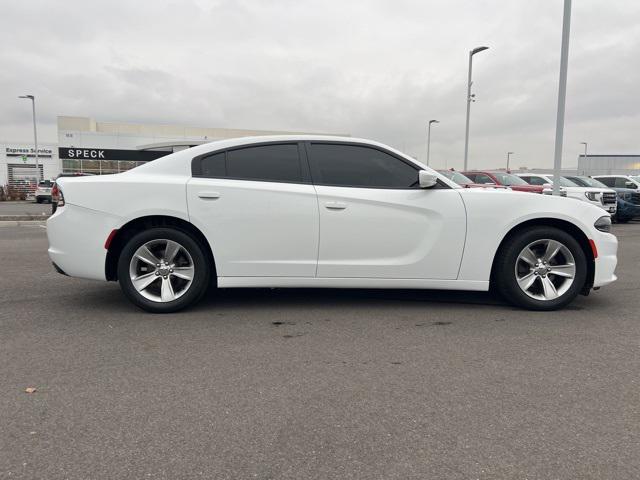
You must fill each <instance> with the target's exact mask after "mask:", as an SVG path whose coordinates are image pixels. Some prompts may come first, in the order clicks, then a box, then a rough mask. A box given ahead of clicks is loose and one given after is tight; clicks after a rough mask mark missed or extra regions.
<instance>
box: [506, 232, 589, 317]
mask: <svg viewBox="0 0 640 480" xmlns="http://www.w3.org/2000/svg"><path fill="white" fill-rule="evenodd" d="M545 239H550V240H555V241H558V242H560V243H561V244H563V245H564V246H565V247H567V249H568V250H569V251H570V253H571V255H573V259H574V262H575V275H574V277H573V283H572V284H571V286H570V287H569V288H568V289H567V290H566V291H565V292H564V293H563V294H562V295H560V296H558V297H557V298H555V299H552V300H539V299H536V298H533V297H531V296H529V295H527V293H525V292H524V291H523V290H522V289H521V288H520V286H519V285H518V282H517V278H516V262H517V259H518V256H519V255H520V252H522V251H523V249H524V248H525V247H526V246H527V245H529V244H531V243H532V242H536V241H538V240H545ZM587 261H588V260H587V256H586V255H585V253H584V250H583V249H582V247H581V246H580V244H579V243H578V241H577V240H576V239H575V238H574V237H573V236H571V235H570V234H569V233H567V232H565V231H564V230H560V229H558V228H554V227H531V228H527V229H524V230H521V231H519V232H516V233H515V234H513V235H512V236H511V237H510V238H508V239H507V240H506V241H505V243H504V244H503V246H502V247H501V248H500V250H499V251H498V253H497V254H496V262H495V268H494V284H495V288H496V290H497V291H498V292H499V293H500V295H501V296H502V297H503V298H504V299H505V300H507V301H508V302H509V303H512V304H513V305H516V306H519V307H522V308H526V309H528V310H540V311H549V310H557V309H559V308H562V307H564V306H566V305H568V304H569V303H571V302H572V301H573V300H574V299H575V298H576V296H577V295H578V294H579V293H580V291H581V290H582V288H583V287H584V284H585V282H586V279H587ZM525 265H526V264H525ZM549 278H552V277H551V276H549ZM553 278H555V277H553ZM560 281H564V279H560Z"/></svg>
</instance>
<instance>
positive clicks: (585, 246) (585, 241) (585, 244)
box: [489, 218, 596, 295]
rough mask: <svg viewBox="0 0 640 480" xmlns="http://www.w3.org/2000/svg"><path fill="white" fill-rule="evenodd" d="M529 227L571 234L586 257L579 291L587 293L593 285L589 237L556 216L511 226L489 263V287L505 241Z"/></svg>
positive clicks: (593, 259)
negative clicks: (582, 281) (583, 277)
mask: <svg viewBox="0 0 640 480" xmlns="http://www.w3.org/2000/svg"><path fill="white" fill-rule="evenodd" d="M530 227H555V228H558V229H560V230H563V231H565V232H567V233H569V234H570V235H571V236H573V237H574V238H575V239H576V240H577V241H578V244H579V245H580V247H581V248H582V251H583V252H584V254H585V256H586V257H587V260H588V262H587V278H586V280H585V284H584V286H583V287H582V290H581V293H582V294H583V295H588V294H589V291H590V290H591V287H593V279H594V276H595V270H596V268H595V258H594V256H593V250H592V249H591V244H590V243H589V238H588V237H587V235H586V234H585V233H584V231H583V230H582V229H581V228H580V227H578V226H577V225H576V224H574V223H571V222H569V221H567V220H562V219H558V218H535V219H531V220H527V221H524V222H522V223H519V224H517V225H515V226H513V227H512V228H511V230H509V231H508V232H507V233H506V235H505V236H504V237H503V238H502V241H501V242H500V244H499V245H498V248H497V249H496V253H495V255H494V257H493V262H492V264H491V276H490V277H489V285H490V288H493V286H494V284H495V267H496V260H497V258H498V255H500V252H501V251H502V249H503V247H504V245H505V243H506V242H507V241H509V240H510V239H511V238H512V237H513V236H514V235H517V234H518V233H519V232H521V231H522V230H525V229H527V228H530Z"/></svg>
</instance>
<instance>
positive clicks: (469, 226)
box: [47, 135, 618, 313]
mask: <svg viewBox="0 0 640 480" xmlns="http://www.w3.org/2000/svg"><path fill="white" fill-rule="evenodd" d="M514 181H515V182H516V183H517V181H522V180H520V179H518V178H517V177H515V180H514ZM57 183H58V187H59V189H60V190H61V193H60V200H59V201H60V206H59V208H58V210H57V211H56V213H55V214H54V215H52V216H51V217H50V218H49V219H48V220H47V237H48V240H49V257H50V258H51V261H52V262H53V263H54V265H55V268H56V269H57V270H58V271H59V272H61V273H66V274H67V275H70V276H73V277H81V278H88V279H95V280H103V281H105V280H106V281H118V282H119V283H120V287H121V289H122V291H123V293H124V295H125V296H126V297H127V298H128V299H129V300H131V301H132V302H133V303H134V304H135V305H137V306H139V307H140V308H143V309H145V310H148V311H151V312H158V313H160V312H173V311H177V310H180V309H182V308H185V307H187V306H189V305H191V304H193V303H195V302H197V301H198V300H199V299H200V298H202V296H203V295H204V294H205V293H206V292H207V289H208V287H209V285H215V286H217V287H220V288H240V287H244V288H256V287H258V288H284V287H294V288H308V287H311V288H313V287H316V288H418V289H443V290H447V289H456V290H476V291H487V290H489V288H490V287H492V288H493V289H495V291H497V292H500V293H501V295H502V296H503V297H504V298H505V299H507V300H509V301H510V302H512V303H513V304H515V305H519V306H521V307H524V308H529V309H534V310H554V309H558V308H561V307H563V306H565V305H567V304H568V303H569V302H571V301H572V300H573V299H574V298H575V297H576V296H577V295H578V294H580V293H582V294H588V293H589V291H590V290H591V289H592V288H599V287H601V286H604V285H607V284H609V283H611V282H613V281H615V280H616V276H615V273H614V271H615V267H616V264H617V256H616V255H617V253H616V252H617V248H618V241H617V239H616V237H615V235H612V234H611V233H610V229H611V217H610V215H608V214H605V213H604V212H603V211H602V210H601V209H600V208H596V207H594V206H593V205H589V204H585V205H584V206H583V208H578V209H576V208H574V207H575V205H574V204H573V202H569V201H567V200H566V199H563V198H557V197H553V196H548V195H525V194H522V193H517V192H513V191H511V190H502V191H499V190H492V189H479V188H462V187H460V186H459V185H457V184H456V183H455V182H453V181H451V180H449V179H448V178H446V177H445V176H443V175H441V174H439V173H437V172H436V171H434V170H432V169H430V168H429V167H427V166H426V165H424V164H422V163H420V162H419V161H417V160H415V159H412V158H411V157H409V156H408V155H404V154H403V153H401V152H399V151H397V150H394V149H393V148H391V147H388V146H386V145H383V144H381V143H377V142H373V141H369V140H363V139H355V138H345V137H333V136H315V135H283V136H263V137H251V138H235V139H228V140H220V141H216V142H211V143H207V144H204V145H199V146H197V147H194V148H191V149H188V150H183V151H180V152H176V153H173V154H170V155H167V156H165V157H162V158H159V159H157V160H154V161H153V162H149V163H146V164H144V165H141V166H139V167H137V168H135V169H132V170H129V171H127V172H124V173H120V174H116V175H103V176H93V177H86V178H59V179H58V180H57Z"/></svg>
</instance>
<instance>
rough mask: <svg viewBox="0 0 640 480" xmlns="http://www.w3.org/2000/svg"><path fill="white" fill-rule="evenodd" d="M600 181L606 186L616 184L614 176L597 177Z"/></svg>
mask: <svg viewBox="0 0 640 480" xmlns="http://www.w3.org/2000/svg"><path fill="white" fill-rule="evenodd" d="M598 180H600V181H601V182H602V183H604V184H605V185H606V186H607V187H614V186H615V185H616V179H615V178H614V177H604V178H599V179H598Z"/></svg>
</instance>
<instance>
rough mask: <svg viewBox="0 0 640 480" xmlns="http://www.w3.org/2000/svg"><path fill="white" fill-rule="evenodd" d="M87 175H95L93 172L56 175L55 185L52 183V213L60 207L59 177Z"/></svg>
mask: <svg viewBox="0 0 640 480" xmlns="http://www.w3.org/2000/svg"><path fill="white" fill-rule="evenodd" d="M86 176H93V174H92V173H61V174H60V175H58V176H57V177H56V181H54V182H53V185H51V194H50V195H51V199H50V202H51V214H52V215H53V214H54V213H56V210H57V209H58V202H59V200H60V188H59V187H58V179H59V178H64V177H86Z"/></svg>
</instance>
